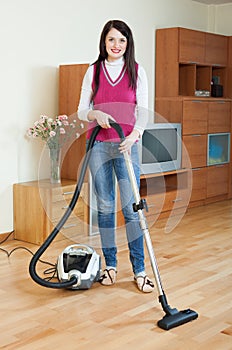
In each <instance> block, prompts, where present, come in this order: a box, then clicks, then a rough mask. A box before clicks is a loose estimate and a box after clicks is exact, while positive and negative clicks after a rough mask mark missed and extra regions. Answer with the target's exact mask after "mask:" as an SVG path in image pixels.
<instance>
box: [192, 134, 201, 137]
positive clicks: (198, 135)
mask: <svg viewBox="0 0 232 350" xmlns="http://www.w3.org/2000/svg"><path fill="white" fill-rule="evenodd" d="M200 136H201V134H192V137H200Z"/></svg>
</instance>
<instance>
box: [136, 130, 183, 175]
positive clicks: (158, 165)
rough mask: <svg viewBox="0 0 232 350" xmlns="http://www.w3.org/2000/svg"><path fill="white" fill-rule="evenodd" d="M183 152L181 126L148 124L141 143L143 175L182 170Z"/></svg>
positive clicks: (140, 153) (140, 152)
mask: <svg viewBox="0 0 232 350" xmlns="http://www.w3.org/2000/svg"><path fill="white" fill-rule="evenodd" d="M181 150H182V138H181V124H178V123H176V124H173V123H172V124H170V123H151V124H148V125H147V126H146V128H145V130H144V133H143V136H142V138H141V140H140V141H139V158H140V167H141V173H142V174H153V173H159V172H167V171H172V170H177V169H180V168H181Z"/></svg>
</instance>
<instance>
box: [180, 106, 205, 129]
mask: <svg viewBox="0 0 232 350" xmlns="http://www.w3.org/2000/svg"><path fill="white" fill-rule="evenodd" d="M207 124H208V103H207V102H203V101H200V100H192V101H184V103H183V135H191V134H206V133H207Z"/></svg>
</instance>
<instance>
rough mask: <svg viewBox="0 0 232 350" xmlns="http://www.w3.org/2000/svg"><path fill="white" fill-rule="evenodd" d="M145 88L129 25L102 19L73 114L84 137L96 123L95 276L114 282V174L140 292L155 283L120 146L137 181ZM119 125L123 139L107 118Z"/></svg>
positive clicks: (144, 120) (93, 156)
mask: <svg viewBox="0 0 232 350" xmlns="http://www.w3.org/2000/svg"><path fill="white" fill-rule="evenodd" d="M147 107H148V91H147V78H146V74H145V71H144V69H143V68H142V67H141V66H139V65H138V64H137V63H136V61H135V57H134V41H133V36H132V32H131V30H130V28H129V27H128V25H127V24H126V23H124V22H122V21H119V20H111V21H109V22H107V23H106V24H105V26H104V28H103V30H102V33H101V37H100V44H99V56H98V59H97V61H96V62H95V63H93V64H92V65H91V66H90V67H89V68H88V70H87V72H86V74H85V77H84V79H83V84H82V91H81V98H80V103H79V106H78V117H79V119H81V120H86V121H89V122H90V123H89V130H88V134H87V139H88V138H89V137H90V135H91V132H92V128H93V127H94V126H96V124H99V125H100V126H101V128H102V129H101V130H100V132H99V133H98V135H97V138H96V141H95V145H94V147H93V149H92V151H91V157H90V162H89V167H90V171H91V174H92V178H93V183H94V190H95V194H96V198H97V209H98V226H99V230H100V236H101V244H102V252H103V255H104V258H105V263H106V268H105V270H104V271H103V275H102V276H101V279H100V282H101V283H102V284H103V285H106V286H109V285H113V284H114V283H115V282H116V274H117V247H116V243H115V187H114V186H115V184H114V174H115V175H116V178H117V181H118V184H119V189H120V198H121V205H122V212H123V215H124V219H125V225H126V234H127V241H128V247H129V252H130V261H131V264H132V269H133V273H134V280H135V282H136V284H137V287H138V289H139V290H140V291H142V292H145V293H147V292H151V291H152V290H153V289H154V285H153V283H152V281H151V280H150V279H149V278H148V277H147V275H146V272H145V267H144V240H143V233H142V230H141V228H140V224H139V220H138V215H137V213H135V212H134V211H133V207H132V205H133V202H134V199H133V193H132V189H131V185H130V181H129V178H128V172H127V168H126V164H125V160H124V156H123V152H129V154H130V156H131V160H132V163H133V167H134V171H135V176H136V180H137V183H138V186H139V180H140V169H139V158H138V149H137V141H138V139H139V138H140V137H141V136H142V133H143V130H144V128H145V126H146V123H147V117H146V116H147V113H146V112H145V113H144V111H147ZM112 120H113V121H116V122H117V123H118V124H120V126H121V127H122V129H123V131H124V135H125V140H124V141H123V142H121V141H120V139H119V136H118V134H117V132H116V131H115V130H114V128H112V127H111V125H110V121H112Z"/></svg>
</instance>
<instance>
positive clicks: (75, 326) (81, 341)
mask: <svg viewBox="0 0 232 350" xmlns="http://www.w3.org/2000/svg"><path fill="white" fill-rule="evenodd" d="M155 226H156V227H152V228H151V229H150V234H151V236H152V240H153V243H154V249H155V253H156V257H157V261H158V265H159V269H160V273H161V278H162V282H163V287H164V290H165V292H166V295H167V297H168V301H169V304H170V305H171V307H176V308H177V309H179V310H182V309H185V308H188V307H190V308H191V309H193V310H195V311H197V312H198V314H199V318H198V319H197V320H194V321H192V322H190V323H187V324H185V325H182V326H179V327H177V328H174V329H172V330H169V331H164V330H162V329H160V328H158V327H157V321H158V320H159V319H161V318H162V317H163V316H164V313H163V311H162V309H161V306H160V304H159V302H158V295H157V292H156V291H155V292H154V293H151V294H147V295H145V294H142V293H141V292H139V291H138V290H137V289H136V287H135V285H134V282H133V278H132V274H131V268H130V264H129V262H128V254H127V249H126V245H125V244H124V245H123V244H121V245H120V251H119V266H118V281H117V283H116V285H115V286H113V287H103V286H101V285H100V284H99V283H95V284H94V285H93V287H92V288H91V289H89V290H86V291H71V290H54V289H47V288H44V287H41V286H39V285H37V284H36V283H34V282H33V281H32V280H31V278H30V277H29V273H28V265H29V262H30V260H31V255H30V254H29V253H28V252H27V251H26V250H22V249H21V250H16V251H14V253H12V254H11V256H10V257H9V258H8V257H7V254H6V253H4V252H3V251H0V276H1V286H0V302H1V313H0V315H1V321H0V322H1V323H0V329H1V336H0V349H8V350H13V349H14V350H16V349H17V350H22V349H23V350H32V349H33V350H37V349H40V350H48V349H49V350H51V349H56V350H61V349H62V350H63V349H67V350H69V349H72V350H73V349H74V350H75V349H78V350H82V349H91V348H92V349H94V350H98V349H107V350H111V349H120V350H121V349H125V350H128V349H139V350H148V349H152V350H154V349H156V350H163V349H164V350H166V349H172V350H182V349H183V350H198V349H200V350H202V349H210V350H229V349H232V301H231V300H232V201H225V202H218V203H214V204H211V205H208V206H205V207H200V208H192V209H190V210H189V211H188V212H187V213H186V215H185V216H184V218H183V219H182V221H181V223H180V224H179V225H178V226H177V227H176V228H175V229H174V230H173V231H172V232H170V233H164V228H163V226H164V221H162V222H159V223H158V224H156V225H155ZM66 245H67V242H66V241H64V242H62V241H61V242H55V243H53V244H52V246H51V247H50V249H49V250H48V251H47V252H46V254H44V260H48V261H51V262H55V261H56V257H57V256H58V254H59V252H60V251H62V250H63V249H64V247H66ZM18 246H24V247H27V248H29V249H31V250H32V251H33V252H35V251H36V250H37V249H38V247H37V246H34V245H31V244H26V243H23V242H19V241H7V242H5V243H4V244H2V245H1V246H0V247H1V248H4V249H6V250H7V251H11V250H12V249H13V248H14V247H18ZM43 269H44V266H43ZM147 271H148V272H149V275H150V276H152V273H151V267H150V264H149V260H148V259H147Z"/></svg>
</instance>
